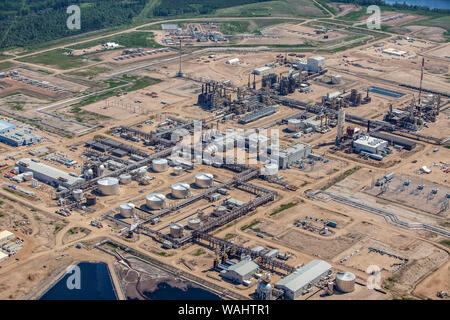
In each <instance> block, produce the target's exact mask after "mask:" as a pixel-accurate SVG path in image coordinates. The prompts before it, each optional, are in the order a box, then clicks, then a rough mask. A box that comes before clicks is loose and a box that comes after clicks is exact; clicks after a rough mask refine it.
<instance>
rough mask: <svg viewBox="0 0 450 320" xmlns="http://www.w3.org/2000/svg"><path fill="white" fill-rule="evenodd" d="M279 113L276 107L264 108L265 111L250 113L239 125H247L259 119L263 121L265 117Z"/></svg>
mask: <svg viewBox="0 0 450 320" xmlns="http://www.w3.org/2000/svg"><path fill="white" fill-rule="evenodd" d="M277 111H278V108H277V107H275V106H271V107H267V108H263V109H260V110H257V111H254V112H252V113H249V114H247V115H245V116H243V117H242V118H240V119H239V123H240V124H247V123H250V122H253V121H256V120H259V119H261V118H263V117H267V116H270V115H272V114H274V113H275V112H277Z"/></svg>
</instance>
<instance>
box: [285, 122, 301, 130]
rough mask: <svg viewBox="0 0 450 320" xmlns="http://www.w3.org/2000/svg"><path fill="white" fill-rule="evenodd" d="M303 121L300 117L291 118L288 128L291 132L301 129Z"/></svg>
mask: <svg viewBox="0 0 450 320" xmlns="http://www.w3.org/2000/svg"><path fill="white" fill-rule="evenodd" d="M301 123H302V122H301V121H300V120H299V119H289V120H288V130H289V131H291V132H296V131H298V130H300V127H301Z"/></svg>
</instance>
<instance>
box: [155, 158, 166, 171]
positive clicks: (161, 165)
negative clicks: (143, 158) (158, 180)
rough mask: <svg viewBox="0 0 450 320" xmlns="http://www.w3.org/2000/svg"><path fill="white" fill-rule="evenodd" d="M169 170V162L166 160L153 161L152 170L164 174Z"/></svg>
mask: <svg viewBox="0 0 450 320" xmlns="http://www.w3.org/2000/svg"><path fill="white" fill-rule="evenodd" d="M168 168H169V162H168V161H167V160H166V159H154V160H152V169H153V171H155V172H164V171H167V169H168Z"/></svg>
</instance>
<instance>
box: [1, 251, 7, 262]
mask: <svg viewBox="0 0 450 320" xmlns="http://www.w3.org/2000/svg"><path fill="white" fill-rule="evenodd" d="M6 259H8V255H7V254H5V253H3V252H1V251H0V262H2V261H3V260H6Z"/></svg>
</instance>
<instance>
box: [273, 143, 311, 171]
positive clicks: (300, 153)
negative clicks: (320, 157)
mask: <svg viewBox="0 0 450 320" xmlns="http://www.w3.org/2000/svg"><path fill="white" fill-rule="evenodd" d="M311 150H312V147H311V145H310V144H308V143H304V142H300V143H297V144H295V145H293V146H290V147H288V148H286V149H284V150H282V151H280V152H279V153H278V165H279V168H280V169H286V168H287V167H288V166H290V165H291V164H292V163H294V162H297V161H299V160H302V159H304V158H306V157H308V156H309V155H310V154H311Z"/></svg>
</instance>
